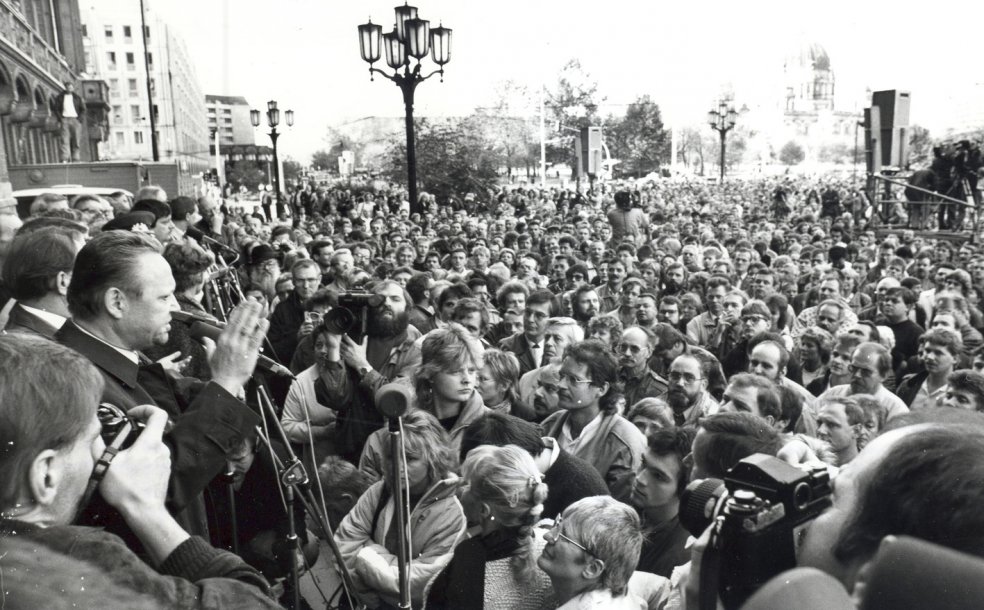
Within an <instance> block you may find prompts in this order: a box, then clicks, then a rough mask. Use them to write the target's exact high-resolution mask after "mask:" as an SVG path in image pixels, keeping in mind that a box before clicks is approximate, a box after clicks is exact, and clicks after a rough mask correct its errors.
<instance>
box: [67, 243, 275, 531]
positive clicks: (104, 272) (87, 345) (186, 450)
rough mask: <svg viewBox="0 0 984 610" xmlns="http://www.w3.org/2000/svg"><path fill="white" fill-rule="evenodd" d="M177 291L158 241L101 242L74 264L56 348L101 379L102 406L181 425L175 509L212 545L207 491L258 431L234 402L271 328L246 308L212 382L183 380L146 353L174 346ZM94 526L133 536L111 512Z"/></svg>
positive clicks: (231, 328) (100, 513)
mask: <svg viewBox="0 0 984 610" xmlns="http://www.w3.org/2000/svg"><path fill="white" fill-rule="evenodd" d="M174 288H175V283H174V278H173V277H172V275H171V268H170V266H168V263H167V261H166V260H165V259H164V257H163V256H161V254H160V247H159V245H157V244H156V243H154V242H153V240H150V239H149V238H148V237H145V236H143V235H140V234H137V233H130V232H126V231H109V232H106V233H101V234H99V235H97V236H96V237H95V238H93V239H92V240H91V241H90V242H89V243H88V244H86V245H85V247H83V248H82V249H81V250H80V251H79V254H78V256H77V257H76V259H75V266H74V268H73V271H72V280H71V282H70V284H69V286H68V295H67V299H68V309H69V311H70V312H71V314H72V319H70V320H69V321H67V322H66V323H65V324H64V326H62V327H61V329H60V330H59V331H58V332H57V333H55V339H56V340H57V341H59V342H60V343H62V344H64V345H67V346H68V347H71V348H72V349H74V350H75V351H77V352H79V353H80V354H82V355H83V356H85V357H86V358H88V359H89V360H90V361H91V362H92V363H93V364H95V365H96V367H97V368H98V369H99V372H100V373H101V374H102V376H103V379H104V381H105V388H104V390H103V394H102V402H106V403H109V404H112V405H114V406H116V407H119V408H122V409H124V410H127V409H130V408H132V407H135V406H137V405H148V404H149V405H156V406H158V407H160V408H162V409H163V410H164V411H166V412H167V415H168V417H170V419H171V420H172V422H173V426H171V427H170V430H169V431H168V432H167V433H165V434H164V442H165V443H166V444H167V445H168V446H169V447H171V455H172V456H173V458H172V459H173V464H172V469H171V476H170V484H169V486H168V496H167V508H168V510H169V512H170V513H171V514H172V515H173V516H174V517H175V519H176V520H177V521H178V523H180V524H181V525H182V526H183V527H184V528H185V530H187V531H188V532H189V533H192V534H196V533H198V534H203V535H206V536H207V531H206V527H205V523H206V518H205V505H204V503H203V500H202V495H201V493H202V490H203V489H204V488H205V486H206V485H207V484H208V483H209V481H211V480H212V479H213V478H215V476H216V475H218V474H219V473H221V472H224V471H225V468H226V459H227V457H229V456H230V455H231V452H232V451H233V450H234V449H235V448H236V447H238V446H240V445H241V444H242V443H243V441H244V439H245V437H246V436H248V435H251V434H253V431H254V430H255V429H256V426H257V424H259V423H260V418H259V417H258V416H257V415H256V414H255V413H253V412H252V411H251V410H250V409H249V408H248V407H247V406H246V405H245V404H243V403H242V402H240V401H239V400H237V399H236V396H237V395H240V394H242V392H243V385H244V384H245V383H246V382H247V381H248V380H249V378H250V376H251V375H252V373H253V368H254V367H255V366H256V359H257V356H258V353H259V352H258V350H259V347H260V343H261V342H262V340H263V336H264V335H265V333H266V330H267V326H268V323H267V321H266V320H264V319H262V317H261V316H260V311H261V309H262V308H261V307H260V305H258V304H257V303H254V302H247V303H243V304H242V305H240V306H239V307H237V308H236V309H234V310H233V311H232V313H231V314H230V316H229V321H228V324H227V325H226V327H225V329H224V330H223V331H222V334H221V335H220V336H219V338H218V341H216V347H215V351H214V353H213V354H212V357H211V358H210V360H209V366H210V368H211V371H212V381H211V382H209V383H207V384H203V383H201V382H199V381H197V380H192V379H189V378H177V379H175V378H173V377H172V376H171V375H170V374H169V373H166V372H165V370H164V368H163V367H162V366H161V365H160V364H157V363H150V361H149V360H148V359H147V357H146V356H144V355H143V354H142V353H141V350H144V349H147V348H149V347H152V346H154V345H163V344H164V343H166V342H167V339H168V333H169V332H170V328H171V326H170V322H171V311H173V310H176V309H178V306H177V302H176V301H175V297H174ZM86 521H87V522H88V523H93V522H95V521H98V523H99V524H100V525H103V526H105V527H107V528H108V529H111V531H113V532H114V533H121V534H125V533H127V531H128V530H127V528H126V526H125V525H123V522H122V519H121V518H120V517H119V514H118V513H116V512H115V511H113V510H111V509H109V508H108V507H106V506H105V504H103V505H102V506H101V507H98V508H96V509H94V511H93V512H92V513H90V514H89V515H87V519H86ZM129 542H131V543H133V544H136V541H135V540H134V539H132V538H131V539H130V540H129ZM131 548H136V547H131Z"/></svg>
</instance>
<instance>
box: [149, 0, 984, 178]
mask: <svg viewBox="0 0 984 610" xmlns="http://www.w3.org/2000/svg"><path fill="white" fill-rule="evenodd" d="M134 1H136V0H134ZM414 4H415V5H416V6H418V7H419V10H420V16H421V17H422V18H424V19H429V20H430V21H431V26H432V27H434V26H436V25H437V24H438V22H443V24H444V25H445V26H446V27H450V28H452V29H453V30H454V34H453V42H452V55H451V62H450V63H449V64H448V65H447V66H446V74H445V79H444V83H440V82H439V81H438V79H437V78H436V77H435V78H434V79H431V80H430V81H427V82H426V83H423V84H422V85H420V86H419V87H418V89H417V96H416V101H417V104H416V112H417V114H418V115H464V114H468V113H469V112H471V110H472V109H474V108H475V107H476V106H481V105H483V104H484V103H487V102H488V101H489V99H490V98H491V96H492V92H493V91H494V90H495V85H496V84H497V83H500V82H501V81H504V80H506V79H513V80H516V81H520V82H523V83H525V84H528V85H532V86H536V84H537V83H540V82H547V83H552V82H555V81H556V75H557V73H558V71H559V69H560V67H561V66H562V65H563V64H564V63H565V62H566V61H567V60H568V59H571V58H577V59H580V61H581V63H582V65H583V66H584V67H585V69H586V70H587V71H588V72H589V73H590V74H591V76H592V77H593V78H594V79H595V80H596V81H597V82H598V84H599V87H600V92H601V94H602V95H604V96H605V97H606V98H607V104H608V105H607V106H603V107H602V108H601V112H602V113H603V114H604V113H608V112H613V113H617V112H619V111H624V107H625V105H626V104H628V103H629V102H631V101H633V100H634V99H635V98H636V97H637V96H639V95H642V94H649V95H651V96H652V97H653V99H654V100H656V101H657V102H658V103H659V104H660V106H661V107H662V108H663V111H664V115H665V118H666V119H667V120H668V121H670V122H673V123H677V124H681V125H687V124H696V125H701V124H702V117H703V116H704V115H705V113H706V111H707V110H708V109H709V108H710V107H711V105H712V104H713V103H714V101H715V100H716V99H717V97H718V96H719V95H720V93H721V92H722V91H723V90H726V89H728V88H732V89H734V90H735V91H736V93H737V94H738V101H739V103H741V102H742V101H745V100H744V99H743V98H746V99H749V100H751V99H753V98H756V97H758V98H763V97H768V96H769V95H771V93H770V92H772V91H775V92H776V95H781V89H779V88H777V87H778V84H779V83H781V80H782V66H783V58H784V56H785V55H787V54H788V53H789V52H790V51H791V50H794V49H797V48H799V46H800V45H801V44H802V43H803V42H804V41H813V42H818V43H820V44H822V45H823V46H824V47H825V48H826V49H827V51H828V53H829V55H830V58H831V66H832V68H833V70H834V73H835V75H836V78H837V89H838V103H839V104H841V107H840V108H839V109H843V110H855V109H856V108H855V106H857V105H858V103H857V102H856V101H853V102H852V101H848V100H851V99H853V100H859V99H861V98H862V97H863V94H864V90H865V88H866V87H870V88H871V89H872V90H878V89H891V88H899V89H907V90H909V91H911V92H912V108H911V122H912V123H918V124H921V125H924V126H926V127H928V128H929V129H930V130H931V131H932V132H934V133H942V131H943V130H945V129H946V128H947V127H948V126H950V125H949V123H948V121H951V120H952V117H953V115H954V112H955V108H956V107H957V106H959V104H960V102H961V100H962V99H964V98H965V97H966V95H967V94H968V91H970V89H971V88H972V87H973V86H974V85H975V84H977V85H978V91H979V90H980V88H981V86H980V83H981V82H982V81H984V72H982V70H980V68H979V59H978V58H977V56H976V54H975V53H974V52H973V51H972V50H971V46H972V41H973V36H972V27H974V26H976V25H978V24H980V23H981V22H982V17H984V6H982V3H971V2H960V3H957V4H946V8H945V9H944V8H940V9H938V10H930V9H928V8H926V5H925V4H924V3H921V2H920V3H918V4H917V3H914V2H904V1H903V2H882V1H879V2H869V1H864V0H850V1H848V0H826V1H822V2H809V3H806V2H796V1H795V0H794V1H792V2H790V1H789V0H786V1H784V2H783V1H774V2H773V1H765V0H749V1H746V2H743V3H737V2H734V1H730V2H728V1H724V0H705V1H686V2H684V1H674V2H654V1H652V0H648V1H644V0H607V1H605V2H598V1H597V0H593V1H590V2H589V1H586V0H562V1H561V0H496V1H495V2H476V1H474V0H472V1H467V2H466V1H463V0H420V1H419V2H415V3H414ZM395 5H396V4H395V3H394V2H392V1H379V0H358V1H342V0H277V1H275V2H274V1H270V0H264V1H262V2H261V1H259V0H156V1H155V2H153V5H152V6H153V9H154V10H156V11H158V12H159V13H160V14H161V15H162V16H163V17H164V18H165V19H166V20H167V21H168V22H169V23H170V24H171V25H172V26H173V27H174V28H176V29H177V30H178V31H179V32H181V33H182V34H183V35H184V38H185V41H186V44H187V45H188V48H189V51H190V52H191V54H192V57H193V59H194V61H195V64H196V67H197V70H198V77H199V79H200V81H201V84H202V88H203V89H204V91H205V92H206V93H212V94H226V95H243V96H245V97H246V99H247V100H248V101H249V102H250V104H251V105H252V106H253V107H256V108H260V107H263V106H264V105H265V103H266V100H268V99H276V100H278V102H279V103H280V107H281V108H282V109H287V108H292V109H293V110H294V111H295V115H296V121H295V126H294V127H293V129H292V130H290V131H288V132H287V133H286V134H285V135H284V136H283V137H282V138H281V139H280V142H279V146H280V149H281V150H282V151H284V153H286V154H287V155H290V156H293V157H294V158H297V159H299V160H301V161H303V162H305V163H306V162H307V161H308V160H309V156H310V154H311V153H312V152H313V151H315V150H318V149H320V148H324V147H326V142H325V135H326V133H327V128H328V126H329V125H333V124H339V123H343V122H345V121H349V120H353V119H357V118H361V117H365V116H374V115H375V116H391V117H392V116H402V115H403V105H402V99H401V96H400V92H399V90H398V89H397V88H396V86H395V85H393V84H392V83H390V82H388V81H386V80H384V79H381V78H379V77H377V78H376V81H375V82H370V81H369V74H368V70H367V68H368V64H366V63H365V62H363V61H362V59H361V57H360V55H359V43H358V34H357V30H356V28H357V26H358V25H359V24H361V23H365V22H366V21H367V20H368V18H369V17H370V16H371V17H372V19H373V23H379V24H381V25H383V27H384V31H388V30H390V29H391V28H392V25H393V7H394V6H395ZM955 23H961V24H966V26H967V28H966V29H964V30H961V31H957V30H955V29H954V24H955ZM961 37H963V38H961ZM961 40H963V41H964V42H963V43H961V42H960V41H961ZM934 46H935V47H936V48H938V49H943V57H942V58H941V57H939V56H937V55H933V54H931V52H932V49H933V47H934ZM226 50H227V51H228V54H227V55H226V53H225V51H226ZM938 52H939V51H937V53H938ZM224 57H225V58H226V60H225V61H224ZM226 61H227V64H226ZM226 65H228V71H226V69H225V66H226ZM425 65H426V66H427V67H430V66H431V65H432V64H431V62H430V59H427V60H426V62H425ZM377 66H378V67H381V68H384V67H385V61H383V62H380V64H377ZM965 73H966V76H964V74H965ZM978 95H979V93H978ZM258 136H259V134H258ZM264 139H265V137H264Z"/></svg>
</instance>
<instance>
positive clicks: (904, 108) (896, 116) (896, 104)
mask: <svg viewBox="0 0 984 610" xmlns="http://www.w3.org/2000/svg"><path fill="white" fill-rule="evenodd" d="M909 102H910V93H909V92H908V91H899V90H897V89H889V90H886V91H875V92H874V93H872V94H871V105H872V106H877V107H878V108H879V111H880V113H881V117H880V118H881V164H882V165H885V166H889V167H898V168H904V167H905V166H906V165H907V164H908V162H909Z"/></svg>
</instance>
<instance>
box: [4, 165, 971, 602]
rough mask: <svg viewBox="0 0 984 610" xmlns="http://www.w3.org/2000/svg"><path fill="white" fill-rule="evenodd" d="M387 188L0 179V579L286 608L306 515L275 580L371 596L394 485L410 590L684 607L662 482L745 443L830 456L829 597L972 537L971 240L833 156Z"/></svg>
mask: <svg viewBox="0 0 984 610" xmlns="http://www.w3.org/2000/svg"><path fill="white" fill-rule="evenodd" d="M412 203H413V205H411V202H409V201H407V197H406V192H405V191H404V190H402V189H400V188H399V187H394V186H389V185H385V184H381V183H373V184H352V183H338V184H322V185H316V184H303V185H300V186H299V187H298V188H296V189H292V190H290V191H289V192H287V193H285V194H284V195H283V196H282V197H281V198H279V199H278V201H277V202H276V203H274V201H273V199H272V198H267V199H266V200H264V203H263V205H260V206H257V207H256V208H255V209H243V208H242V207H241V206H237V207H232V206H227V205H226V203H225V202H224V201H223V199H222V198H221V197H220V196H218V193H207V194H205V195H202V196H200V197H198V198H197V199H194V198H190V197H184V196H175V197H169V195H168V193H165V192H164V191H163V190H162V189H160V188H158V187H153V186H148V187H145V188H143V189H141V190H140V191H139V192H138V193H137V194H136V195H135V196H134V197H133V198H132V200H130V198H128V197H127V196H126V194H125V193H119V194H117V195H114V196H113V197H111V198H101V197H98V196H89V195H86V196H79V197H77V198H75V199H73V200H69V199H67V198H65V197H64V196H60V195H41V196H39V197H37V199H36V200H35V201H34V202H33V203H32V204H31V206H30V215H29V216H28V217H26V218H23V219H21V218H19V217H18V216H17V215H16V214H15V213H13V209H12V208H2V207H0V263H2V267H0V269H2V275H0V279H2V283H0V307H2V309H0V328H4V329H5V330H4V332H3V334H2V335H0V490H2V492H0V511H2V514H0V573H2V574H3V575H4V576H5V578H6V580H4V582H3V588H4V591H0V596H3V597H2V599H7V597H6V596H9V598H10V599H11V600H13V603H14V606H13V607H45V608H60V607H95V606H100V607H103V608H106V609H107V610H109V609H114V608H128V609H129V608H143V607H148V608H156V607H169V608H231V607H236V608H263V607H280V604H282V603H283V604H290V603H291V599H292V590H293V586H294V584H293V582H292V580H291V578H290V575H291V574H292V572H293V568H294V567H295V566H297V565H300V569H301V571H305V570H308V569H310V567H311V565H312V564H313V562H314V561H315V559H316V553H317V550H318V548H319V547H324V546H326V545H328V543H330V546H332V547H334V549H335V550H337V556H336V555H334V554H332V556H328V554H327V553H325V557H323V558H322V559H321V561H327V562H328V563H329V564H330V565H332V567H333V569H335V570H339V571H344V572H345V573H346V578H344V579H343V580H342V582H343V583H345V584H346V586H345V587H344V590H342V589H340V590H338V591H335V592H334V594H333V595H332V594H331V592H330V591H326V592H324V594H325V598H323V599H319V600H317V601H315V600H312V599H310V598H309V599H307V600H306V601H302V602H301V603H302V604H305V605H309V607H315V606H318V605H319V604H327V605H330V606H331V607H359V606H360V605H366V606H368V607H373V608H394V607H398V605H399V603H400V599H401V593H402V592H401V581H402V580H404V579H402V578H401V573H400V569H401V568H400V560H399V557H398V555H399V548H400V547H401V546H402V545H401V544H400V538H401V536H404V535H405V533H404V532H402V531H399V528H398V526H397V523H398V521H399V519H397V518H396V514H397V512H398V510H399V509H398V504H399V503H400V502H406V503H407V504H408V506H407V516H408V519H407V528H408V530H409V537H408V539H407V540H406V542H407V543H408V544H407V546H408V554H409V562H410V563H409V568H408V577H407V578H406V579H405V580H406V581H407V582H406V584H407V586H408V588H409V597H410V599H411V602H412V606H413V607H414V608H448V609H457V608H490V609H491V608H503V609H505V608H510V609H512V608H530V609H541V608H543V609H553V608H563V609H565V610H573V609H587V608H615V609H622V608H624V609H640V608H654V609H661V608H696V607H697V605H696V604H697V599H696V598H697V597H698V592H699V586H700V583H701V582H703V581H702V580H701V574H700V570H701V568H704V569H706V565H702V562H701V554H702V553H706V551H705V550H704V544H703V542H705V541H702V537H701V536H699V532H689V531H688V530H687V529H686V528H685V527H684V525H683V524H682V523H681V517H680V511H681V498H682V496H683V495H684V494H685V490H686V488H687V486H688V484H689V483H690V482H691V481H693V480H696V479H706V478H725V477H726V476H727V475H728V473H729V471H731V469H732V468H733V467H734V466H735V465H736V464H738V462H739V461H741V460H742V459H744V458H747V457H749V456H752V455H754V454H766V455H768V456H772V457H774V458H776V459H779V460H782V461H784V462H786V463H788V464H792V465H794V466H797V467H801V468H803V469H804V471H811V472H815V471H817V470H818V469H820V470H826V471H827V472H828V473H829V476H830V478H831V480H832V481H833V487H834V489H835V490H836V491H835V493H834V494H833V496H832V506H831V507H830V508H828V509H826V510H825V511H823V512H822V514H820V516H819V517H817V518H816V519H815V521H814V522H813V523H812V524H811V525H810V526H809V527H808V529H807V530H806V535H805V537H804V539H803V541H802V545H801V547H800V551H799V554H798V556H797V563H798V565H799V566H800V567H812V568H816V569H818V570H820V571H822V572H823V573H824V574H826V575H827V576H828V577H830V578H831V579H834V580H836V582H837V586H838V587H840V588H842V589H843V590H844V591H846V592H847V593H853V594H854V595H855V598H856V599H858V600H863V597H864V595H865V574H866V573H868V569H867V568H868V567H869V566H870V564H871V562H872V561H873V560H874V558H875V557H876V555H877V554H878V552H879V545H881V544H882V543H883V541H884V540H885V539H886V538H889V539H894V538H892V537H902V536H908V537H913V538H918V539H921V540H923V541H926V542H929V543H932V544H935V545H939V546H941V547H948V548H949V549H953V550H956V551H959V552H962V553H966V554H968V555H971V556H975V557H978V558H984V517H982V515H984V513H982V512H981V511H980V510H978V508H977V507H978V506H980V503H981V502H982V501H984V469H982V468H980V466H979V464H981V463H982V458H984V415H982V412H984V336H982V331H984V313H982V307H984V306H982V305H981V297H982V296H984V250H982V249H980V248H979V246H978V245H976V244H975V243H974V241H975V240H973V239H960V240H957V241H948V240H945V239H942V238H939V237H938V236H934V235H933V234H928V235H929V237H926V236H925V235H927V234H926V233H922V232H921V233H919V234H917V233H916V232H914V231H911V230H901V231H894V232H886V231H877V230H876V229H877V227H875V226H874V225H873V224H872V223H873V221H872V217H873V216H872V213H871V210H870V209H867V208H866V205H867V200H866V198H865V197H864V196H863V194H862V193H861V191H860V190H859V189H858V188H855V187H854V186H853V185H851V184H849V183H847V182H841V181H838V180H836V179H832V178H831V179H816V178H793V177H781V178H761V179H755V180H729V181H726V182H723V183H720V184H713V183H707V182H703V181H697V180H683V179H667V180H657V181H651V182H645V183H644V182H639V183H611V184H606V185H597V186H596V187H595V188H594V189H592V190H589V191H587V192H583V193H582V192H578V191H576V190H573V189H565V188H560V187H548V188H536V187H526V186H522V187H517V186H504V187H501V188H498V189H496V190H494V191H490V192H483V193H463V194H461V196H460V197H451V198H450V199H448V200H446V201H438V200H437V198H436V197H434V196H433V195H430V194H427V193H423V194H421V195H420V197H419V200H418V201H415V202H412ZM203 329H205V330H204V331H203ZM385 392H390V393H392V392H397V393H399V395H400V396H401V397H402V399H403V400H405V401H406V402H407V403H408V410H407V412H406V413H405V415H403V417H402V420H401V424H400V430H401V437H402V439H403V444H404V452H403V455H393V450H392V447H391V445H390V432H389V430H388V429H387V426H386V420H387V417H386V416H385V415H384V413H383V411H382V410H381V409H380V408H379V397H380V396H381V395H382V394H383V393H385ZM277 428H281V429H282V431H283V434H281V433H280V432H278V431H276V429H277ZM294 454H296V455H297V456H299V462H300V464H301V465H303V467H304V469H305V470H306V472H307V473H308V474H309V475H310V476H309V478H310V481H309V482H307V483H302V487H303V488H304V489H310V490H312V491H313V493H312V495H311V497H312V498H315V499H316V500H317V501H315V502H314V506H312V505H311V504H310V503H308V502H294V503H288V502H286V501H285V500H286V498H285V496H284V490H283V489H282V486H281V484H280V483H281V482H282V481H281V480H282V479H285V478H287V477H285V476H284V473H283V472H282V468H283V466H284V464H285V463H286V464H288V465H289V464H290V462H291V456H292V455H294ZM397 478H399V479H400V480H402V481H403V486H402V487H403V493H401V494H400V495H399V496H398V495H396V494H395V493H394V490H393V488H392V487H393V481H394V480H396V479H397ZM291 495H292V494H291ZM311 511H314V512H319V511H320V512H323V513H324V516H325V517H326V519H324V520H323V522H322V520H319V519H317V518H315V517H314V515H312V514H311ZM305 517H307V518H305ZM292 523H293V524H295V526H296V525H297V524H300V526H299V527H297V528H296V529H298V530H299V532H296V533H297V536H296V537H295V536H294V534H295V532H292V531H290V525H291V524H292ZM305 526H306V527H305ZM695 539H697V540H696V543H695ZM692 559H694V561H691V560H692ZM982 565H984V564H982ZM788 567H789V568H792V567H793V566H788ZM52 570H56V571H58V574H57V575H55V576H53V575H52V574H51V571H52ZM982 570H984V568H982ZM12 572H13V576H12V577H11V573H12ZM789 582H793V581H792V580H790V581H789ZM789 586H793V585H789ZM927 586H929V585H928V584H927ZM831 603H832V602H831ZM0 605H2V604H0ZM821 607H834V606H832V605H831V606H821ZM870 607H874V606H870Z"/></svg>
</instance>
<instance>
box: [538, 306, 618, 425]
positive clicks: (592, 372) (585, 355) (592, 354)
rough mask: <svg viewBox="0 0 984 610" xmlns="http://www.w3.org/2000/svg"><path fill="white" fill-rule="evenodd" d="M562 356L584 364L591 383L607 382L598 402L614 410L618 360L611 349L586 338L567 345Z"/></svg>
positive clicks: (606, 409)
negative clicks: (604, 391)
mask: <svg viewBox="0 0 984 610" xmlns="http://www.w3.org/2000/svg"><path fill="white" fill-rule="evenodd" d="M548 294H549V293H548ZM564 358H572V359H573V360H574V361H575V362H577V363H578V364H582V365H584V366H586V367H587V368H588V377H589V378H590V379H591V385H594V386H600V385H602V384H605V383H607V384H608V391H607V392H606V393H605V395H604V396H602V397H601V399H600V400H599V401H598V402H599V405H600V407H601V410H602V411H605V412H609V411H612V410H614V409H615V408H616V406H617V405H616V400H615V397H616V395H617V394H618V392H617V390H616V388H615V386H616V383H615V382H616V381H617V379H618V361H617V360H615V355H614V354H612V350H611V349H609V347H608V346H607V345H605V344H604V343H602V342H601V341H598V340H597V339H586V340H584V341H579V342H578V343H573V344H571V345H569V346H567V349H566V350H565V351H564Z"/></svg>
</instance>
